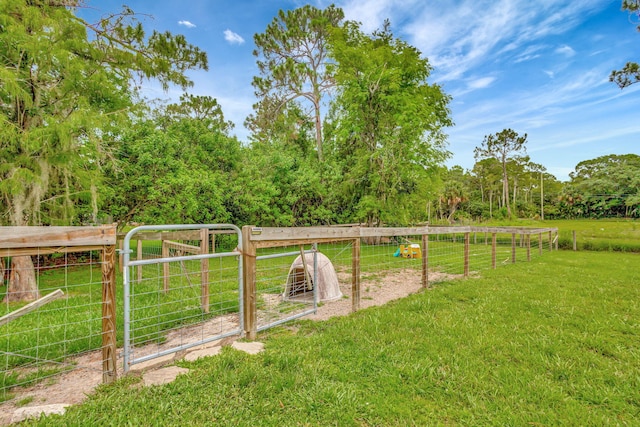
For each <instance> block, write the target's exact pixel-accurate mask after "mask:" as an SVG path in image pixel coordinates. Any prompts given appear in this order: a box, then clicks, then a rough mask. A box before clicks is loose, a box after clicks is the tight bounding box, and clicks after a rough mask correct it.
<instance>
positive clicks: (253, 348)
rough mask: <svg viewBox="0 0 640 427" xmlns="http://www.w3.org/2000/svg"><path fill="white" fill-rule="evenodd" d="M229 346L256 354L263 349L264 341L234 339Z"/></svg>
mask: <svg viewBox="0 0 640 427" xmlns="http://www.w3.org/2000/svg"><path fill="white" fill-rule="evenodd" d="M231 347H233V348H235V349H236V350H240V351H244V352H245V353H249V354H258V353H260V352H262V351H263V350H264V343H261V342H257V341H252V342H238V341H235V342H234V343H233V344H231Z"/></svg>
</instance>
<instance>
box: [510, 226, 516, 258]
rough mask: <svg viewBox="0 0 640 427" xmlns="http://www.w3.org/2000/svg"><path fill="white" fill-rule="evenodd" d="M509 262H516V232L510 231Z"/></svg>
mask: <svg viewBox="0 0 640 427" xmlns="http://www.w3.org/2000/svg"><path fill="white" fill-rule="evenodd" d="M511 262H512V263H515V262H516V233H511Z"/></svg>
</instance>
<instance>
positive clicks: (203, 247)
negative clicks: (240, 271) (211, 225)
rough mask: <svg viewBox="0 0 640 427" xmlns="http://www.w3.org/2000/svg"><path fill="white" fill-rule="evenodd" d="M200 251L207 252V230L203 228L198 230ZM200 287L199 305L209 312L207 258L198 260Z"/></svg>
mask: <svg viewBox="0 0 640 427" xmlns="http://www.w3.org/2000/svg"><path fill="white" fill-rule="evenodd" d="M200 253H201V254H207V253H209V230H208V229H206V228H203V229H202V230H200ZM200 287H201V292H202V293H201V306H202V311H203V312H205V313H208V312H209V260H208V259H202V260H200Z"/></svg>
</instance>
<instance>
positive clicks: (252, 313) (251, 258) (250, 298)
mask: <svg viewBox="0 0 640 427" xmlns="http://www.w3.org/2000/svg"><path fill="white" fill-rule="evenodd" d="M252 229H253V226H251V225H245V226H244V227H242V270H243V271H242V276H243V279H242V281H243V285H244V290H243V299H244V301H243V305H244V313H242V315H243V316H244V333H245V335H246V338H247V339H249V340H252V341H253V340H255V339H256V337H257V335H258V323H257V318H258V317H257V305H256V298H257V289H256V253H257V251H256V246H255V245H254V244H253V242H252V241H251V230H252Z"/></svg>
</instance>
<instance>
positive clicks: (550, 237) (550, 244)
mask: <svg viewBox="0 0 640 427" xmlns="http://www.w3.org/2000/svg"><path fill="white" fill-rule="evenodd" d="M551 233H553V232H552V231H549V250H550V251H552V250H553V241H552V240H553V236H552V235H551Z"/></svg>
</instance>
